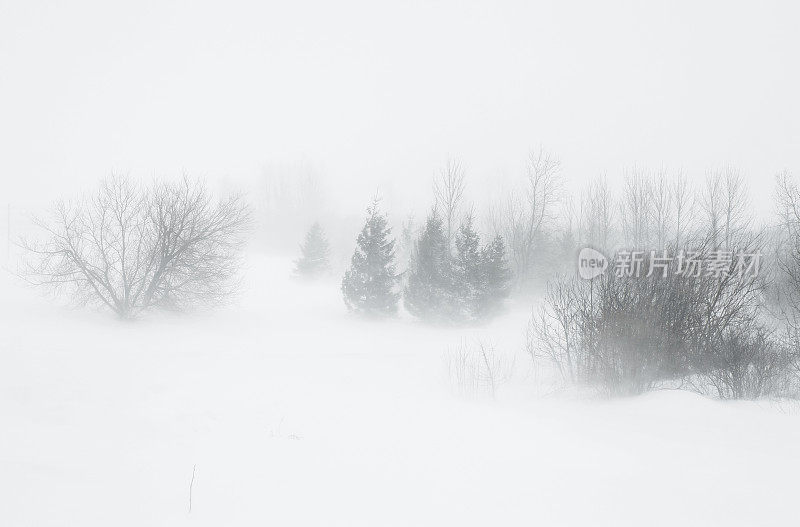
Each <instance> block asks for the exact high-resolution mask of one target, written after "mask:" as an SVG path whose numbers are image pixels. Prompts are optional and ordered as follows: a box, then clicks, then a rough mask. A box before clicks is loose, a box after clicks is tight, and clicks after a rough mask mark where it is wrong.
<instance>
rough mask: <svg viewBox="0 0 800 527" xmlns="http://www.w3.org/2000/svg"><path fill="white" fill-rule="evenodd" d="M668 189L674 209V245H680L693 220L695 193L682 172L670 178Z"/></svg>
mask: <svg viewBox="0 0 800 527" xmlns="http://www.w3.org/2000/svg"><path fill="white" fill-rule="evenodd" d="M670 189H671V193H672V202H673V205H674V207H673V208H674V211H675V221H674V224H673V225H674V228H675V246H676V247H681V243H682V242H684V241H685V240H686V236H687V234H688V230H689V228H690V227H691V224H692V221H693V220H694V210H695V201H696V200H695V194H694V189H693V188H692V185H691V183H690V182H689V179H688V178H687V177H686V176H685V175H684V174H683V173H682V172H678V173H677V174H676V175H675V177H674V178H673V179H672V182H671V187H670Z"/></svg>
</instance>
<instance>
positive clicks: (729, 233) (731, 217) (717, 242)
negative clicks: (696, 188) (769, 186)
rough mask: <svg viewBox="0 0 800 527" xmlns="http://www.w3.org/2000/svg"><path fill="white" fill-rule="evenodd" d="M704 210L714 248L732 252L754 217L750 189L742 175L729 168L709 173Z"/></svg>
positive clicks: (701, 196) (702, 202)
mask: <svg viewBox="0 0 800 527" xmlns="http://www.w3.org/2000/svg"><path fill="white" fill-rule="evenodd" d="M700 208H701V211H702V214H703V219H704V221H705V228H706V230H707V231H708V232H709V233H710V234H711V239H712V246H713V247H714V248H715V249H719V248H724V249H725V250H731V249H732V248H733V247H734V245H735V242H736V237H737V236H738V235H739V234H740V233H741V232H742V231H743V229H744V228H745V227H746V225H747V222H748V219H749V217H750V213H749V199H748V195H747V186H746V184H745V181H744V178H743V177H742V174H741V172H739V171H737V170H735V169H732V168H726V169H724V170H717V171H714V172H711V173H709V174H708V175H707V176H706V181H705V187H704V188H703V192H702V193H701V195H700Z"/></svg>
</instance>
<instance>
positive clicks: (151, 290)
mask: <svg viewBox="0 0 800 527" xmlns="http://www.w3.org/2000/svg"><path fill="white" fill-rule="evenodd" d="M248 223H249V213H248V209H247V206H246V205H245V204H244V202H243V201H242V199H241V198H239V197H238V196H233V197H230V198H228V199H225V200H222V201H219V202H217V203H215V202H214V201H213V200H212V198H211V195H210V193H209V192H208V191H207V189H206V188H205V186H204V185H203V184H202V183H201V182H199V181H192V180H189V179H188V178H183V179H182V180H181V181H180V182H178V183H165V182H162V183H157V184H154V185H152V186H150V187H144V186H142V185H140V184H137V183H135V182H133V181H132V180H131V179H129V178H125V177H111V178H109V179H107V180H105V181H104V182H103V183H102V184H101V185H100V188H99V190H98V192H97V193H96V194H95V195H94V196H90V197H88V196H87V197H84V198H83V199H81V200H79V201H77V202H76V203H73V204H69V203H65V202H61V203H59V204H58V205H57V206H56V207H55V211H54V214H53V215H52V217H51V218H49V219H47V220H37V224H38V225H39V226H40V227H41V228H42V230H43V232H44V234H45V236H44V238H43V239H41V240H39V241H31V240H27V241H24V242H23V247H24V248H25V249H27V251H28V254H29V257H28V258H27V259H26V265H25V267H24V270H23V272H24V274H25V276H26V278H27V279H28V280H29V281H30V282H32V283H34V284H38V285H44V286H51V287H53V288H54V289H56V290H57V291H65V292H68V293H69V294H71V295H72V296H73V297H74V298H75V299H76V300H79V301H81V302H84V303H96V304H100V305H103V306H105V307H107V308H109V309H111V310H112V311H113V312H115V313H116V314H117V315H119V316H120V317H123V318H127V317H131V316H135V315H136V314H138V313H140V312H142V311H144V310H147V309H149V308H152V307H164V308H171V309H179V308H184V307H188V306H192V305H198V304H206V303H216V302H219V301H222V300H223V299H225V298H226V297H227V296H228V295H229V294H230V293H231V292H232V291H233V287H234V285H235V284H234V280H233V278H234V276H235V273H236V271H237V269H238V263H239V262H238V254H239V249H240V247H241V243H242V239H241V236H240V234H241V233H242V231H243V230H244V229H245V228H246V227H247V225H248Z"/></svg>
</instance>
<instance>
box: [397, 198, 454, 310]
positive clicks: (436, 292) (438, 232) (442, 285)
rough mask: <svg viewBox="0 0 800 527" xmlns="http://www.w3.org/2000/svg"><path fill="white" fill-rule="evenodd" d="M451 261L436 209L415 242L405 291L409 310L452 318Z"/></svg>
mask: <svg viewBox="0 0 800 527" xmlns="http://www.w3.org/2000/svg"><path fill="white" fill-rule="evenodd" d="M453 278H454V277H453V271H452V268H451V264H450V251H449V247H448V243H447V234H446V233H445V230H444V225H443V222H442V219H441V217H440V216H439V214H438V213H437V211H436V209H434V210H433V211H432V212H431V214H430V216H428V219H427V221H426V222H425V229H424V230H423V231H422V234H421V235H420V238H419V240H418V241H417V244H416V250H415V252H414V258H413V261H412V265H411V269H410V271H409V276H408V284H407V285H406V288H405V291H404V293H405V294H404V303H405V306H406V309H408V311H409V312H410V313H411V314H412V315H415V316H417V317H419V318H422V319H426V320H443V319H451V318H453V314H454V313H453V311H454V309H457V306H454V305H453V304H454V298H455V295H454V294H453V293H454V280H453Z"/></svg>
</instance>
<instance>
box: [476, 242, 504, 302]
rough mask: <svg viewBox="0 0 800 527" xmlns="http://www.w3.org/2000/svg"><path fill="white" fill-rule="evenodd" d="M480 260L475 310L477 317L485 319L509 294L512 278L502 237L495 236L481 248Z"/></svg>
mask: <svg viewBox="0 0 800 527" xmlns="http://www.w3.org/2000/svg"><path fill="white" fill-rule="evenodd" d="M481 260H482V262H481V267H482V268H483V272H482V273H481V274H482V284H481V290H480V293H479V295H478V299H477V306H476V308H477V313H478V314H479V316H482V317H485V316H488V315H490V314H492V313H493V312H495V311H496V310H497V309H498V308H499V307H500V305H501V304H502V302H503V300H505V298H506V297H507V296H508V294H509V292H510V286H511V278H512V276H511V270H510V269H509V268H508V262H507V260H506V246H505V243H504V242H503V238H502V236H499V235H498V236H495V238H494V240H492V242H491V243H490V244H488V245H486V246H485V247H484V248H483V250H482V251H481Z"/></svg>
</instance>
